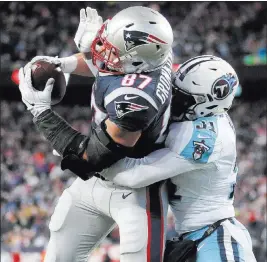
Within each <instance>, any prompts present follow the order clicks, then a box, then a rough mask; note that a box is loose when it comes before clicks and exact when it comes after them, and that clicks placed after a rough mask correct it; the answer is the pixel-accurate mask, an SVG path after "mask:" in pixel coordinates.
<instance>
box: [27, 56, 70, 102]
mask: <svg viewBox="0 0 267 262" xmlns="http://www.w3.org/2000/svg"><path fill="white" fill-rule="evenodd" d="M31 70H32V85H33V87H34V88H35V89H37V90H39V91H43V90H44V88H45V84H46V82H47V80H48V79H49V78H54V79H55V83H54V87H53V91H52V97H51V98H52V102H51V104H52V105H56V104H58V103H59V102H60V101H61V100H62V99H63V97H64V95H65V93H66V87H67V86H66V80H65V76H64V74H63V72H62V70H61V68H60V67H59V66H58V65H55V64H52V63H49V62H47V61H37V62H35V63H34V64H33V65H32V67H31Z"/></svg>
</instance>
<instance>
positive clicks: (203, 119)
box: [101, 55, 256, 262]
mask: <svg viewBox="0 0 267 262" xmlns="http://www.w3.org/2000/svg"><path fill="white" fill-rule="evenodd" d="M173 83H174V88H175V94H174V96H173V100H172V120H173V121H172V124H171V125H170V127H169V133H168V135H167V139H166V141H165V147H166V148H164V149H160V150H157V151H155V152H153V153H151V154H149V155H148V156H146V157H144V158H141V159H131V158H125V159H122V160H120V161H118V162H117V163H116V164H114V165H113V166H111V167H110V168H108V169H107V170H105V171H103V172H102V173H101V174H102V175H103V176H104V177H106V178H107V179H109V180H111V181H113V182H114V183H116V184H118V185H120V186H126V187H129V188H134V189H136V188H141V187H146V186H148V185H150V184H153V183H155V182H158V181H160V180H163V179H170V182H171V184H170V187H169V204H170V207H171V210H172V212H173V214H174V216H175V228H176V231H177V234H178V236H179V237H180V241H184V240H189V239H190V240H197V239H200V238H201V237H202V236H203V234H204V232H205V231H206V230H207V229H208V228H209V226H210V225H212V224H214V223H216V222H217V221H219V222H218V223H217V225H216V224H215V225H216V226H217V228H216V229H215V230H214V232H213V233H211V234H210V235H209V236H207V237H206V238H205V239H204V240H203V241H202V242H201V243H200V244H199V245H198V249H197V260H196V261H197V262H221V261H223V262H226V261H228V262H230V261H231V262H232V261H233V262H234V261H247V262H253V261H256V260H255V257H254V255H253V251H252V244H251V238H250V235H249V233H248V231H247V230H246V228H245V227H244V226H243V225H242V224H241V223H240V222H238V221H237V220H236V219H235V212H234V206H233V200H234V188H235V184H236V177H237V171H238V168H237V166H236V135H235V130H234V126H233V124H232V121H231V119H230V117H229V115H228V114H227V110H228V109H229V108H230V107H231V105H232V101H233V99H234V96H235V92H236V89H237V86H238V84H239V81H238V77H237V74H236V72H235V70H234V69H233V68H232V66H231V65H230V64H228V63H227V62H226V61H224V60H222V59H220V58H218V57H214V56H209V55H206V56H199V57H195V58H192V59H190V60H188V61H186V62H185V63H184V64H182V65H181V67H180V68H179V70H178V72H177V73H176V75H175V79H174V82H173ZM220 220H223V221H222V222H220ZM183 249H184V248H183ZM180 251H181V250H180ZM182 251H183V250H182ZM173 254H175V252H173ZM177 254H178V253H176V254H175V256H176V255H177ZM172 256H173V255H172ZM178 256H179V254H178ZM178 256H177V257H176V258H173V257H171V256H170V257H169V260H167V261H169V262H170V261H177V262H178V261H181V260H179V259H178ZM167 259H168V258H167ZM175 259H177V260H175ZM182 261H183V260H182Z"/></svg>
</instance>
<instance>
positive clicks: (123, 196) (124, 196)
mask: <svg viewBox="0 0 267 262" xmlns="http://www.w3.org/2000/svg"><path fill="white" fill-rule="evenodd" d="M132 193H133V192H130V193H129V194H127V195H124V193H123V194H122V198H123V199H125V198H126V197H127V196H129V195H131V194H132Z"/></svg>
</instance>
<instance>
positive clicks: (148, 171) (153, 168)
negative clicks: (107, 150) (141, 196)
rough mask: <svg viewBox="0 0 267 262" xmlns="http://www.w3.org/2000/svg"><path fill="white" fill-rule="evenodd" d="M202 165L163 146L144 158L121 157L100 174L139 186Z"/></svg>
mask: <svg viewBox="0 0 267 262" xmlns="http://www.w3.org/2000/svg"><path fill="white" fill-rule="evenodd" d="M204 166H205V164H196V163H193V162H191V161H188V160H186V159H184V158H182V157H179V155H178V154H176V153H174V152H172V151H170V150H169V149H167V148H164V149H160V150H157V151H155V152H153V153H151V154H149V155H148V156H147V157H144V158H140V159H132V158H125V159H122V160H120V161H118V162H117V163H116V164H114V165H113V166H112V167H110V168H109V169H106V170H105V171H103V172H102V175H103V176H104V177H106V178H107V179H109V180H111V181H113V182H114V183H115V184H118V185H120V186H126V187H130V188H141V187H145V186H149V185H151V184H154V183H156V182H158V181H161V180H165V179H168V178H172V177H174V176H177V175H179V174H182V173H186V172H189V171H192V170H195V169H200V168H203V167H204Z"/></svg>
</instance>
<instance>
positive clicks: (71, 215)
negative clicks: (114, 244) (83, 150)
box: [45, 177, 168, 262]
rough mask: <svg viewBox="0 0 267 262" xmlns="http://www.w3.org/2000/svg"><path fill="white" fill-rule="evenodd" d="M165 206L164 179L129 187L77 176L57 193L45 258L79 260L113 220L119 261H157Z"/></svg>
mask: <svg viewBox="0 0 267 262" xmlns="http://www.w3.org/2000/svg"><path fill="white" fill-rule="evenodd" d="M167 209H168V200H167V190H166V186H165V184H164V183H156V184H154V185H152V186H150V187H147V188H140V189H129V188H124V187H119V186H117V185H115V184H113V183H112V182H109V181H103V180H101V179H99V178H96V177H93V178H92V179H90V180H88V181H83V180H81V179H80V178H78V179H76V180H75V181H74V183H73V184H72V185H71V186H70V187H69V188H68V189H66V190H65V191H64V192H63V194H62V196H61V197H60V199H59V201H58V204H57V206H56V208H55V211H54V214H53V215H52V217H51V222H50V224H49V229H50V233H51V235H50V240H49V244H48V247H47V254H46V258H45V262H81V261H82V262H85V261H87V259H88V255H89V253H90V252H91V251H92V250H93V249H94V248H95V247H97V246H98V245H99V243H100V242H101V240H102V239H103V238H104V237H106V236H107V235H108V233H109V232H110V231H111V230H112V229H113V228H114V226H115V225H116V224H117V225H118V226H119V231H120V254H121V258H120V261H121V262H162V259H163V253H164V248H165V229H166V224H167V223H166V217H167Z"/></svg>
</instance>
